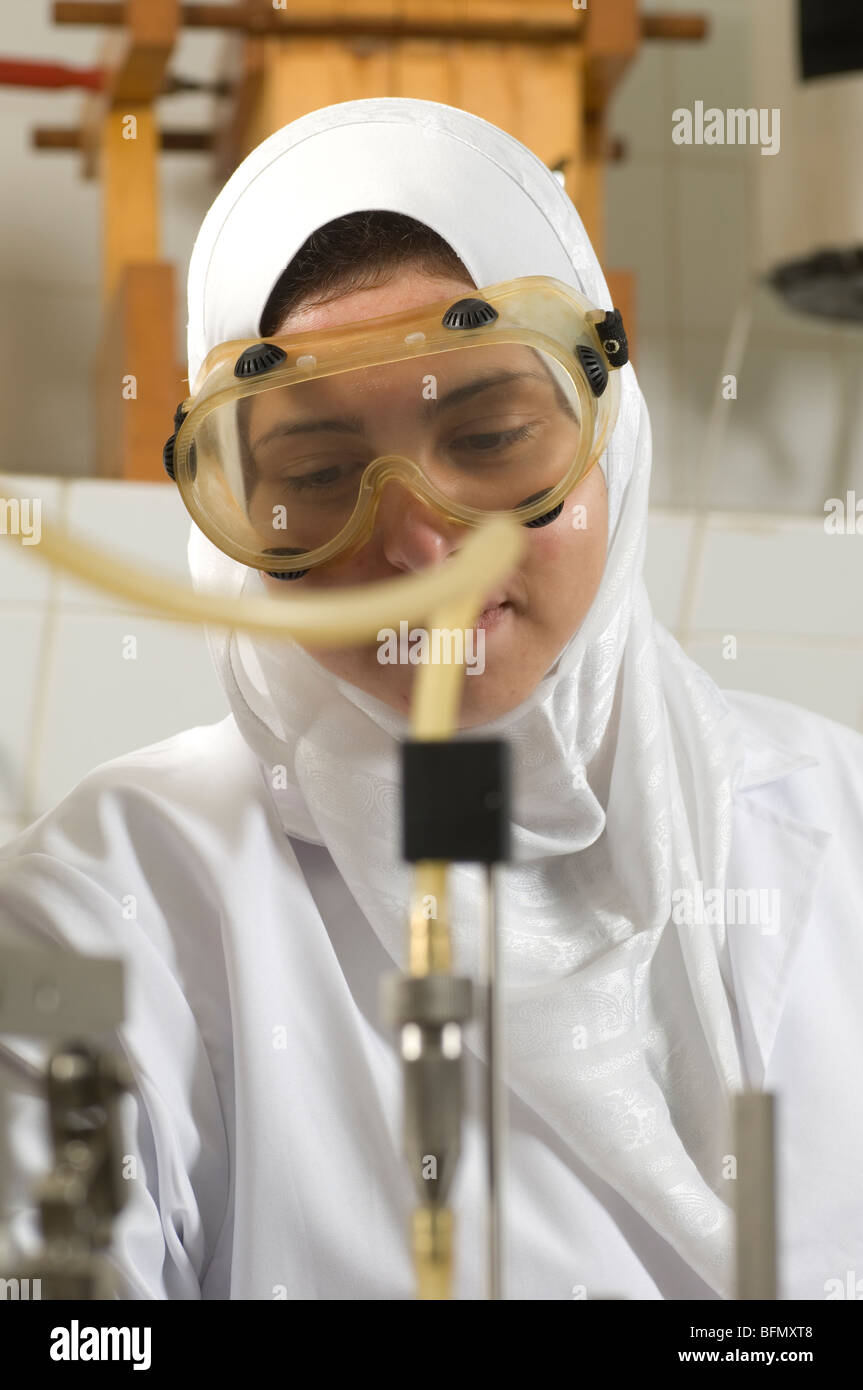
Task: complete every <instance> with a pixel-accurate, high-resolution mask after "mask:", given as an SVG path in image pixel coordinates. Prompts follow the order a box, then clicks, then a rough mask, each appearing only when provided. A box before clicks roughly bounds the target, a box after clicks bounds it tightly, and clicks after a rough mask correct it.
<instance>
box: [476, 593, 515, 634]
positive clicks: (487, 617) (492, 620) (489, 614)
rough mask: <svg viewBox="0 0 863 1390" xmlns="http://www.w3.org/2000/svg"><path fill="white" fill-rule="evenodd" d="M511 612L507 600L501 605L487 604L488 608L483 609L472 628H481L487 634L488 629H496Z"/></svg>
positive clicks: (510, 606) (510, 605)
mask: <svg viewBox="0 0 863 1390" xmlns="http://www.w3.org/2000/svg"><path fill="white" fill-rule="evenodd" d="M511 611H512V604H511V603H510V601H509V599H504V600H503V602H502V603H492V604H489V605H488V607H487V608H484V609H483V611H482V612H481V613H480V615H479V617H478V618H477V620H476V622H475V624H474V627H477V628H482V630H483V631H484V632H488V631H489V629H490V628H494V627H497V626H498V625H499V624H500V623H502V622H503V621H504V619H505V618H506V616H507V614H508V613H510V612H511Z"/></svg>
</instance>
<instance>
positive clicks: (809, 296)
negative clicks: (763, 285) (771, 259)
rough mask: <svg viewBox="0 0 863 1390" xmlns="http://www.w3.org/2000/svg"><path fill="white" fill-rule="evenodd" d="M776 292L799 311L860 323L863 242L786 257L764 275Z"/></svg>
mask: <svg viewBox="0 0 863 1390" xmlns="http://www.w3.org/2000/svg"><path fill="white" fill-rule="evenodd" d="M767 282H768V284H769V285H772V287H773V289H774V290H776V292H777V294H779V295H781V296H782V299H783V300H784V301H785V303H786V304H787V305H788V307H789V309H796V310H798V312H799V313H801V314H814V315H815V316H816V318H822V319H833V320H836V319H844V320H845V321H846V322H847V321H851V322H853V323H863V246H852V247H849V248H848V249H847V250H843V251H816V252H815V253H814V254H813V255H811V256H806V257H805V258H804V259H802V260H796V261H786V263H785V264H784V265H780V266H777V268H776V270H773V271H771V273H770V274H769V275H768V276H767Z"/></svg>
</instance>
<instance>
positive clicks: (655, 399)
mask: <svg viewBox="0 0 863 1390" xmlns="http://www.w3.org/2000/svg"><path fill="white" fill-rule="evenodd" d="M636 318H638V311H637V304H636ZM671 363H672V359H671V352H670V348H669V343H668V339H667V338H666V337H664V336H662V335H660V334H654V333H651V332H650V331H649V330H648V331H645V332H644V333H642V331H641V328H640V325H639V327H638V362H637V364H636V375H637V377H638V384H639V386H640V387H641V391H642V394H643V396H644V399H645V402H646V404H647V413H648V415H649V417H650V437H651V443H652V468H651V478H650V504H651V506H652V507H672V508H675V507H679V506H680V505H681V504H682V502H683V500H684V499H681V498H680V497H679V496H677V495H676V490H675V488H674V486H673V479H674V472H673V469H672V467H671V460H672V457H673V434H672V429H673V425H674V423H675V420H676V415H677V402H676V400H675V398H674V379H673V373H672V365H671Z"/></svg>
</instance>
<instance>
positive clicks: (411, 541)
mask: <svg viewBox="0 0 863 1390" xmlns="http://www.w3.org/2000/svg"><path fill="white" fill-rule="evenodd" d="M464 530H465V528H464V526H462V525H460V524H459V523H458V522H455V521H448V520H447V518H446V517H444V516H442V515H441V513H440V512H439V511H437V509H436V508H435V507H431V506H429V504H428V503H427V502H422V501H420V499H419V498H418V497H415V496H414V494H413V493H412V492H411V491H410V489H409V488H407V487H405V486H404V484H402V483H400V482H399V481H398V479H395V478H390V479H389V480H388V481H387V483H385V485H384V487H383V489H382V490H381V494H380V498H379V500H378V510H377V516H376V517H375V531H376V533H377V537H378V544H379V545H380V547H381V550H382V552H383V554H384V555H385V556H386V558H387V560H388V561H389V563H390V564H391V565H393V566H394V567H395V568H396V569H401V570H421V569H425V568H426V567H427V566H429V565H435V564H438V563H439V562H440V561H441V560H445V559H446V557H447V556H448V555H451V554H452V553H453V551H455V550H458V548H459V546H460V545H461V544H462V539H463V536H464Z"/></svg>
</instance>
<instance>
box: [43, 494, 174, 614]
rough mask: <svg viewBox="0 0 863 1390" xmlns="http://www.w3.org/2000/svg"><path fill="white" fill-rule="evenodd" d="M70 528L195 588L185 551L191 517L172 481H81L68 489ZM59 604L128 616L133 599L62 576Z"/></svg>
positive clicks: (127, 559)
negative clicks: (117, 612) (130, 602)
mask: <svg viewBox="0 0 863 1390" xmlns="http://www.w3.org/2000/svg"><path fill="white" fill-rule="evenodd" d="M68 517H69V527H70V530H71V531H72V533H73V534H78V535H80V536H81V537H82V538H83V539H86V540H88V541H89V542H91V543H92V544H94V545H98V546H101V547H102V548H103V549H105V550H109V551H112V552H113V553H114V554H116V555H117V557H118V564H119V565H122V564H123V563H124V562H130V563H133V564H136V565H142V566H144V567H145V568H147V569H150V570H153V571H155V572H156V573H157V574H159V575H160V576H162V577H163V578H168V577H172V578H174V577H175V578H177V579H178V580H180V582H181V583H182V584H183V586H184V587H185V588H187V589H188V588H191V579H190V577H189V568H188V564H187V561H186V547H187V544H188V539H189V527H190V524H191V522H190V517H189V513H188V512H187V511H186V508H185V507H184V506H183V502H182V499H181V497H180V494H179V492H178V491H177V489H176V488H175V487H174V486H173V484H171V483H170V482H168V481H166V482H165V483H138V482H123V481H119V480H111V479H95V478H81V479H78V480H76V481H74V482H71V483H70V484H69V507H68ZM59 602H60V603H61V605H63V606H66V605H69V604H75V605H77V606H81V605H84V606H86V607H87V608H89V609H113V610H123V611H127V610H128V609H129V607H130V604H129V600H128V599H125V598H121V597H119V596H116V595H113V594H110V593H108V592H107V591H105V590H100V589H96V588H94V587H93V586H91V585H88V584H83V583H80V582H79V581H78V580H76V579H73V578H71V577H68V576H65V575H64V576H63V579H62V582H61V586H60V591H59Z"/></svg>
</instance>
